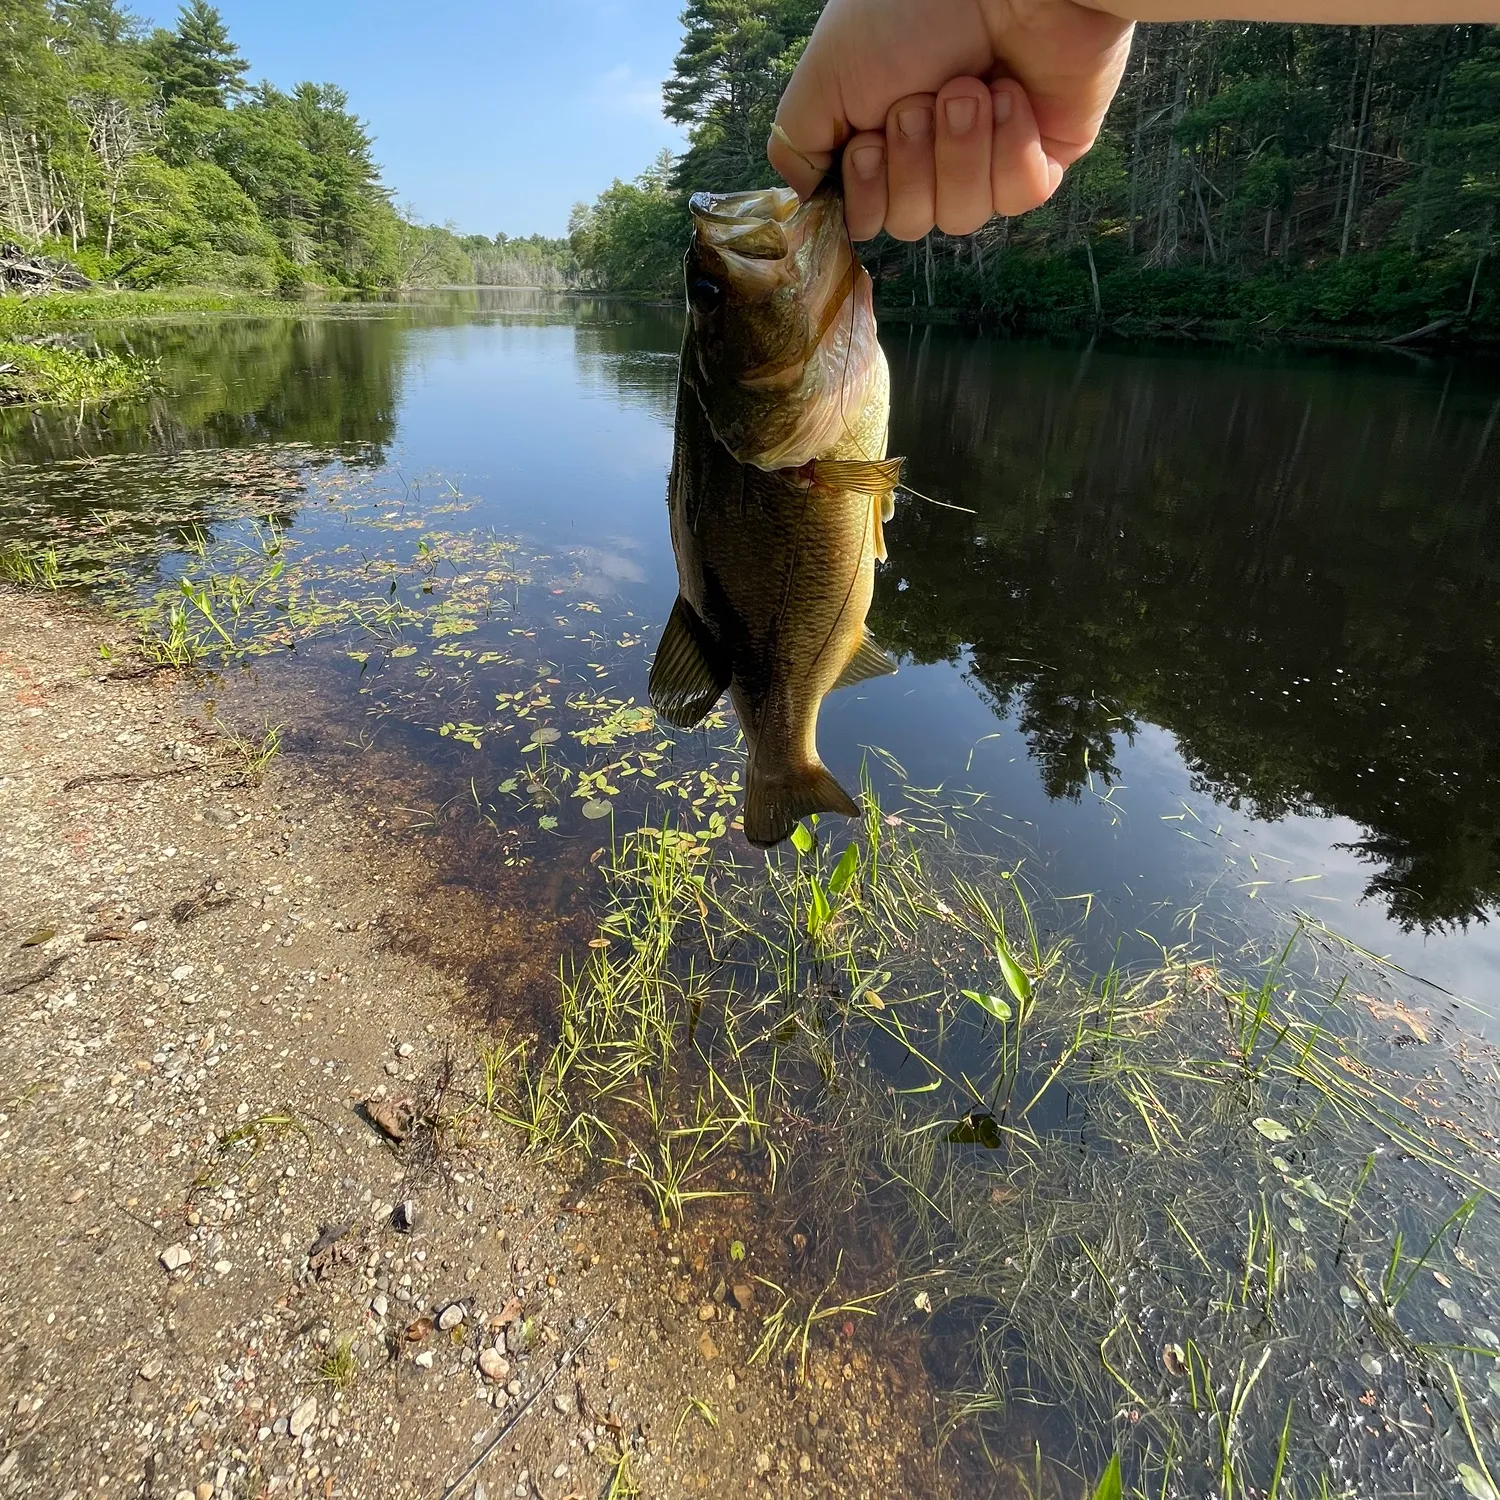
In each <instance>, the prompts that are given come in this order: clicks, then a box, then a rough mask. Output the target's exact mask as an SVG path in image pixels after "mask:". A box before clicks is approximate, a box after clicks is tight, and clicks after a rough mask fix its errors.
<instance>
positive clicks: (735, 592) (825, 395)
mask: <svg viewBox="0 0 1500 1500" xmlns="http://www.w3.org/2000/svg"><path fill="white" fill-rule="evenodd" d="M690 206H691V210H692V216H693V241H692V244H691V246H690V247H689V249H688V252H687V257H686V265H685V269H686V276H687V297H688V314H689V316H688V324H687V330H686V333H685V335H684V339H683V346H682V366H681V375H680V376H679V381H678V389H677V428H676V442H675V450H674V453H673V459H672V475H671V480H670V482H669V487H668V496H667V500H668V508H669V511H670V514H671V523H672V548H673V552H674V553H675V555H676V558H677V576H678V587H679V593H678V597H677V602H676V604H675V605H674V606H673V608H672V615H671V618H670V619H669V620H668V622H667V627H666V630H665V631H664V633H663V635H662V639H661V645H660V647H659V648H658V650H657V654H656V661H655V663H654V665H653V666H652V669H651V701H652V703H653V704H654V705H655V707H656V709H657V711H658V712H659V713H660V714H661V715H662V717H663V718H665V719H666V720H668V721H669V722H670V723H673V724H677V725H680V726H683V727H691V726H692V725H694V724H697V723H699V722H700V721H701V720H702V719H703V718H704V717H705V715H707V713H708V712H709V710H710V709H711V708H712V707H713V706H714V704H715V703H717V702H718V700H719V698H720V697H721V696H722V694H723V693H724V691H725V689H726V688H727V689H728V691H729V693H730V697H731V699H732V701H733V703H734V707H735V712H736V714H737V715H738V716H739V721H740V728H741V730H742V731H743V732H744V736H745V741H746V744H747V746H748V747H749V764H748V766H747V774H746V797H745V813H744V823H745V836H746V838H748V839H749V840H750V842H751V843H753V844H758V845H761V846H764V847H769V846H770V845H772V844H777V843H780V841H781V840H782V839H784V838H786V837H787V836H788V834H790V833H791V831H792V829H793V827H794V826H795V825H796V823H797V820H798V819H799V818H804V817H807V816H809V815H810V814H813V813H825V812H836V813H842V814H844V815H845V816H847V817H853V816H855V815H857V813H858V811H859V808H858V806H857V804H856V803H855V801H854V799H853V798H852V797H851V796H850V795H849V793H848V792H847V791H845V789H844V788H843V787H841V786H840V785H839V784H838V782H837V781H836V780H835V779H834V778H833V776H832V775H831V774H830V772H829V771H828V769H827V768H826V767H825V766H824V765H823V762H822V761H821V760H820V759H819V757H818V746H817V729H818V710H819V708H820V707H821V705H822V702H823V699H824V697H825V696H826V695H827V694H828V693H830V692H832V691H833V690H834V689H836V688H840V687H847V686H849V685H850V684H852V683H856V682H861V681H863V680H865V679H866V678H870V677H875V676H881V675H884V674H885V673H888V672H894V671H895V670H896V667H895V663H894V662H893V661H891V659H890V658H889V657H888V656H886V655H885V653H884V652H883V651H881V650H880V649H879V647H878V646H876V645H875V643H874V641H873V640H871V638H870V636H869V633H868V631H867V630H866V628H865V617H866V615H867V614H868V613H869V609H870V598H871V595H872V592H873V590H874V580H875V562H876V559H877V558H879V559H880V560H882V561H883V560H884V558H885V540H884V534H883V531H882V526H883V523H884V522H885V521H887V520H889V519H890V516H891V512H892V507H893V503H894V499H893V497H894V491H895V486H896V482H897V479H898V477H899V474H900V466H901V460H900V459H888V458H887V457H886V434H887V427H888V423H889V416H890V374H889V371H888V370H887V368H886V362H885V355H884V353H883V352H882V351H881V348H880V345H879V343H878V342H877V340H876V337H875V312H874V306H873V298H872V291H871V286H870V277H869V274H868V273H867V272H866V271H865V269H864V267H863V266H862V265H861V264H860V263H859V261H858V259H857V258H856V257H855V255H854V251H853V247H852V246H851V245H850V242H849V237H848V234H847V233H846V231H845V229H844V216H843V204H842V201H841V200H840V198H839V197H838V195H837V193H836V191H834V190H832V189H831V188H824V189H820V190H819V192H818V193H817V194H816V195H814V196H813V197H812V198H811V199H810V200H809V201H808V202H806V203H805V204H802V205H800V206H799V205H798V202H797V197H796V195H795V194H794V193H792V192H791V191H790V190H789V189H784V188H783V189H771V190H767V191H764V192H752V193H732V194H727V195H714V194H709V193H698V194H695V195H694V197H693V199H692V202H691V205H690Z"/></svg>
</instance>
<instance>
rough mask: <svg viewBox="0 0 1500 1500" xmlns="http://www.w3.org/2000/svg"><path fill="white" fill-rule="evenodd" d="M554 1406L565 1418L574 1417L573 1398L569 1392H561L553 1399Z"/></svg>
mask: <svg viewBox="0 0 1500 1500" xmlns="http://www.w3.org/2000/svg"><path fill="white" fill-rule="evenodd" d="M552 1404H553V1406H555V1407H556V1408H557V1410H558V1411H560V1412H561V1413H562V1414H563V1416H565V1417H571V1416H572V1415H573V1397H572V1396H571V1395H570V1394H569V1393H568V1392H567V1391H559V1392H558V1393H557V1394H556V1395H555V1396H554V1397H553V1398H552Z"/></svg>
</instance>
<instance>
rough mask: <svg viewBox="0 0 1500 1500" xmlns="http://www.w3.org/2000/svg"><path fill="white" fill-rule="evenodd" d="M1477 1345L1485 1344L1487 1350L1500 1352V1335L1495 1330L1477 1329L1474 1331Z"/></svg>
mask: <svg viewBox="0 0 1500 1500" xmlns="http://www.w3.org/2000/svg"><path fill="white" fill-rule="evenodd" d="M1474 1339H1475V1342H1476V1343H1480V1344H1483V1345H1484V1347H1485V1348H1486V1349H1496V1350H1500V1335H1497V1334H1496V1332H1495V1330H1494V1329H1493V1328H1476V1329H1475V1330H1474Z"/></svg>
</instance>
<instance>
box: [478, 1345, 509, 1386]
mask: <svg viewBox="0 0 1500 1500" xmlns="http://www.w3.org/2000/svg"><path fill="white" fill-rule="evenodd" d="M479 1373H480V1374H481V1375H483V1376H484V1378H485V1379H486V1380H504V1379H505V1377H506V1376H507V1375H509V1374H510V1361H509V1360H508V1359H506V1357H505V1356H504V1355H503V1354H501V1352H500V1351H499V1350H498V1349H496V1348H493V1347H490V1348H485V1349H481V1350H480V1351H479Z"/></svg>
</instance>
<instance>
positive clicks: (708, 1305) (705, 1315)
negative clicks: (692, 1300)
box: [698, 1302, 719, 1323]
mask: <svg viewBox="0 0 1500 1500" xmlns="http://www.w3.org/2000/svg"><path fill="white" fill-rule="evenodd" d="M718 1311H719V1310H718V1308H716V1307H715V1306H714V1305H713V1303H712V1302H705V1303H704V1304H703V1306H702V1307H700V1308H699V1309H698V1321H699V1322H700V1323H712V1322H713V1320H714V1319H715V1318H716V1317H717V1316H718Z"/></svg>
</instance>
